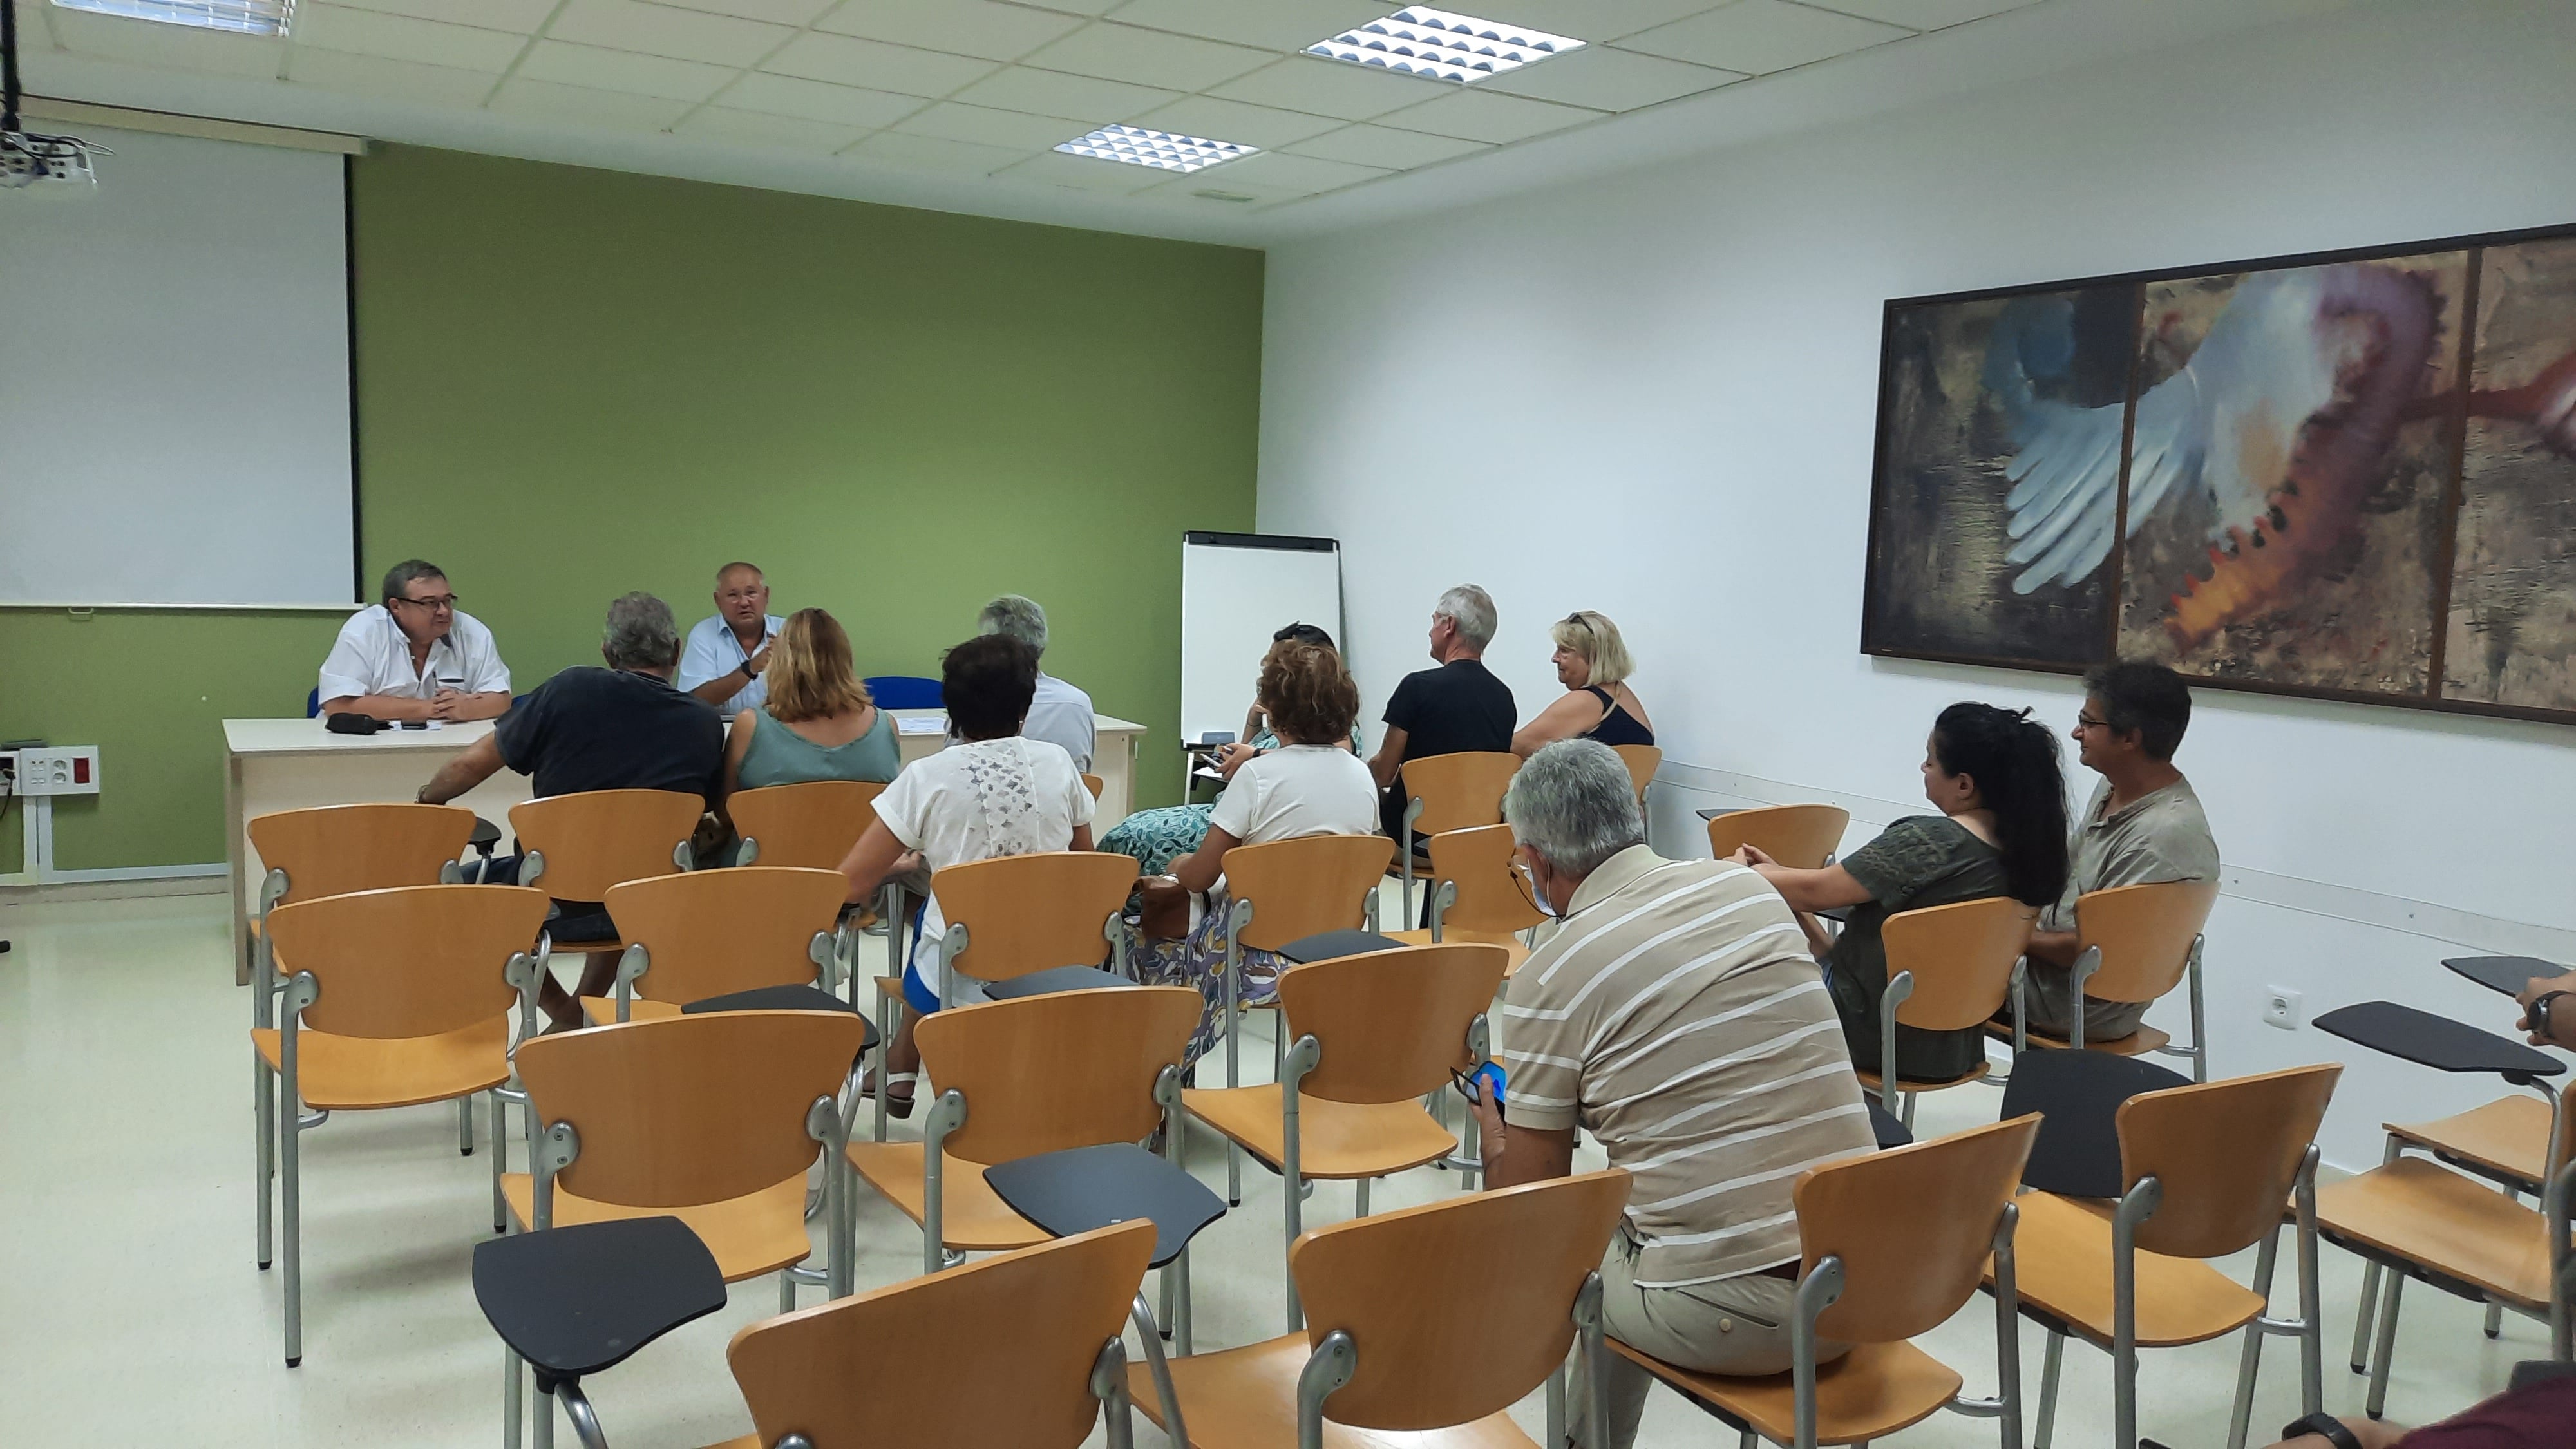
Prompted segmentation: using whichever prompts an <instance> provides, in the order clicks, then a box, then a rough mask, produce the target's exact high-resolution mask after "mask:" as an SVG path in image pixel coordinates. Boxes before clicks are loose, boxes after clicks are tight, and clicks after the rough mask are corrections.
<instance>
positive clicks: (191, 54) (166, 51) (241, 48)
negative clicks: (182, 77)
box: [50, 10, 287, 80]
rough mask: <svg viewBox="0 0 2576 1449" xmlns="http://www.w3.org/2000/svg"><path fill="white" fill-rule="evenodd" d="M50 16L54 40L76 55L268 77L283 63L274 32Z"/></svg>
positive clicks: (282, 47)
mask: <svg viewBox="0 0 2576 1449" xmlns="http://www.w3.org/2000/svg"><path fill="white" fill-rule="evenodd" d="M50 18H51V19H52V21H53V23H54V43H55V44H56V45H59V46H61V47H62V48H63V49H65V50H68V51H70V52H72V53H73V54H75V55H95V56H102V57H105V58H106V59H109V60H130V61H134V62H136V63H137V64H141V65H159V66H169V67H171V68H173V69H177V70H192V71H200V72H203V73H205V74H208V75H230V76H257V77H260V78H262V79H266V80H274V79H276V77H277V73H278V72H279V71H280V70H282V69H284V68H285V65H286V49H287V47H286V42H285V41H282V40H278V39H275V38H273V37H259V36H249V35H226V34H224V33H222V32H221V31H215V30H197V29H192V28H190V27H188V26H184V25H164V24H161V23H159V22H157V21H151V20H127V19H122V18H120V17H117V16H111V15H92V14H88V13H86V12H83V11H77V10H55V11H54V13H53V14H52V16H51V17H50Z"/></svg>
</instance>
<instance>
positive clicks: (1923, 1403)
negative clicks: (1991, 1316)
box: [1610, 1338, 1964, 1444]
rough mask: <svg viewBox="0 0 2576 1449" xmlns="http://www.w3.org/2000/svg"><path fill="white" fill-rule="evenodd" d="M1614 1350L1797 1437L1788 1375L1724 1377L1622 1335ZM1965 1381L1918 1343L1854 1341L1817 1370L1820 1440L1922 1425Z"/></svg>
mask: <svg viewBox="0 0 2576 1449" xmlns="http://www.w3.org/2000/svg"><path fill="white" fill-rule="evenodd" d="M1610 1351H1611V1352H1612V1353H1615V1354H1617V1355H1619V1356H1620V1357H1621V1358H1624V1359H1626V1360H1628V1361H1629V1362H1630V1363H1633V1364H1635V1365H1637V1366H1638V1367H1639V1368H1642V1369H1644V1370H1645V1371H1646V1372H1648V1373H1650V1374H1653V1375H1654V1376H1655V1377H1656V1378H1658V1379H1660V1380H1662V1381H1663V1382H1664V1383H1665V1384H1667V1385H1669V1386H1671V1387H1672V1388H1673V1389H1674V1390H1675V1391H1676V1392H1678V1393H1680V1394H1682V1395H1683V1396H1685V1397H1687V1398H1692V1399H1697V1400H1699V1401H1700V1402H1702V1403H1705V1404H1709V1405H1712V1406H1714V1407H1715V1408H1717V1409H1719V1410H1720V1411H1722V1412H1723V1413H1725V1414H1726V1415H1728V1416H1729V1417H1731V1418H1732V1419H1734V1420H1735V1421H1736V1422H1738V1423H1741V1424H1748V1425H1750V1426H1752V1429H1753V1431H1754V1432H1755V1433H1757V1434H1760V1435H1762V1436H1763V1437H1764V1438H1766V1439H1768V1440H1770V1441H1772V1442H1773V1443H1776V1444H1790V1443H1795V1442H1796V1441H1797V1418H1798V1410H1797V1392H1796V1390H1795V1388H1794V1387H1793V1386H1792V1384H1791V1379H1790V1375H1788V1374H1785V1373H1781V1374H1769V1375H1766V1376H1764V1377H1762V1378H1752V1379H1739V1378H1722V1377H1720V1376H1718V1375H1715V1374H1704V1373H1698V1372H1695V1371H1693V1370H1691V1369H1686V1368H1680V1367H1677V1366H1675V1365H1673V1364H1668V1363H1665V1362H1663V1361H1662V1360H1660V1359H1653V1358H1648V1357H1647V1356H1646V1355H1644V1354H1642V1353H1639V1352H1637V1351H1636V1350H1635V1349H1633V1348H1630V1347H1629V1346H1628V1345H1626V1344H1624V1343H1621V1342H1620V1341H1619V1340H1617V1339H1615V1338H1614V1339H1611V1340H1610ZM1963 1382H1964V1381H1963V1380H1962V1379H1961V1378H1960V1377H1959V1375H1958V1374H1957V1373H1956V1372H1955V1371H1953V1370H1952V1369H1951V1367H1950V1366H1949V1365H1948V1364H1945V1363H1943V1362H1941V1361H1940V1360H1939V1359H1937V1358H1934V1357H1933V1356H1932V1355H1930V1354H1928V1353H1925V1352H1924V1351H1923V1350H1921V1349H1919V1348H1916V1347H1915V1346H1914V1345H1913V1344H1911V1343H1906V1342H1901V1341H1900V1342H1896V1343H1864V1344H1858V1345H1855V1346H1854V1347H1853V1348H1852V1350H1851V1352H1849V1353H1847V1354H1844V1355H1843V1356H1842V1357H1841V1358H1838V1359H1836V1360H1834V1361H1833V1362H1832V1363H1829V1364H1824V1365H1821V1366H1820V1367H1818V1369H1817V1370H1816V1442H1817V1443H1819V1444H1857V1443H1860V1442H1863V1441H1865V1440H1870V1439H1878V1438H1883V1437H1885V1436H1887V1435H1889V1434H1893V1433H1895V1432H1896V1431H1898V1430H1899V1429H1903V1428H1907V1427H1909V1426H1911V1425H1914V1424H1918V1423H1920V1422H1922V1421H1923V1420H1925V1419H1928V1418H1930V1417H1932V1415H1934V1414H1935V1413H1938V1412H1939V1411H1940V1410H1941V1408H1942V1406H1943V1405H1945V1404H1947V1403H1949V1402H1950V1399H1951V1396H1952V1395H1954V1394H1956V1393H1958V1392H1959V1389H1960V1386H1961V1384H1962V1383H1963Z"/></svg>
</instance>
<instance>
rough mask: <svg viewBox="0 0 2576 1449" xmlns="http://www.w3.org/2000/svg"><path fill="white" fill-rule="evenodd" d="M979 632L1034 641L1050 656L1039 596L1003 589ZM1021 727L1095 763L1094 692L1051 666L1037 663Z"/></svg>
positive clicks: (1036, 649)
mask: <svg viewBox="0 0 2576 1449" xmlns="http://www.w3.org/2000/svg"><path fill="white" fill-rule="evenodd" d="M975 632H976V633H978V634H1007V635H1009V636H1010V637H1011V638H1014V639H1017V640H1019V641H1020V642H1021V643H1023V644H1026V645H1027V646H1029V652H1031V653H1033V654H1035V655H1037V656H1038V657H1039V658H1040V659H1041V660H1043V659H1044V658H1045V657H1046V647H1047V619H1046V610H1044V609H1041V608H1039V607H1038V605H1037V601H1036V600H1035V599H1027V598H1022V597H1021V596H1020V595H1018V594H1004V595H1002V596H1001V597H1000V598H998V599H995V600H994V601H993V602H991V603H989V604H986V605H985V606H984V609H983V612H982V613H980V614H978V615H976V617H975ZM1020 733H1021V734H1023V735H1026V736H1027V737H1028V738H1030V739H1033V740H1045V741H1047V742H1048V743H1049V744H1056V745H1062V746H1063V747H1064V752H1065V753H1066V754H1068V755H1071V756H1073V767H1074V768H1075V769H1077V770H1083V771H1088V770H1089V769H1090V768H1091V747H1092V714H1091V696H1090V695H1087V694H1085V693H1083V692H1082V691H1081V690H1079V689H1076V688H1074V687H1073V686H1072V685H1070V684H1067V683H1065V682H1064V681H1063V680H1061V679H1058V678H1056V677H1055V676H1054V675H1052V674H1049V673H1047V672H1046V666H1045V665H1044V664H1043V663H1041V664H1040V665H1039V666H1038V690H1037V693H1036V695H1035V696H1033V697H1032V698H1031V699H1030V700H1029V717H1028V719H1027V721H1026V722H1025V723H1023V724H1022V725H1021V726H1020Z"/></svg>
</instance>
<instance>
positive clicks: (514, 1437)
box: [501, 1344, 527, 1449]
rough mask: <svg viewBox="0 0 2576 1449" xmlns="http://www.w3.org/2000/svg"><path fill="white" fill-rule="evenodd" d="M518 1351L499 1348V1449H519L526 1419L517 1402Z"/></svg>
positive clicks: (523, 1409) (524, 1410) (505, 1346)
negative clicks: (521, 1430) (520, 1432)
mask: <svg viewBox="0 0 2576 1449" xmlns="http://www.w3.org/2000/svg"><path fill="white" fill-rule="evenodd" d="M520 1378H521V1375H520V1373H519V1351H518V1350H517V1349H515V1348H512V1347H510V1346H509V1345H508V1344H503V1345H502V1346H501V1449H519V1429H520V1427H521V1423H522V1421H523V1420H524V1419H525V1418H526V1417H527V1411H526V1408H525V1407H524V1406H523V1405H522V1404H521V1403H520V1402H519V1390H520V1382H519V1381H520Z"/></svg>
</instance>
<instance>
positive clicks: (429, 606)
mask: <svg viewBox="0 0 2576 1449" xmlns="http://www.w3.org/2000/svg"><path fill="white" fill-rule="evenodd" d="M394 602H395V603H397V604H409V605H410V606H411V607H413V608H415V609H418V610H420V611H422V612H423V613H429V614H444V613H447V612H449V611H450V610H452V609H454V608H455V607H456V596H455V595H454V594H439V595H436V596H434V597H431V598H426V599H396V600H394Z"/></svg>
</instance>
